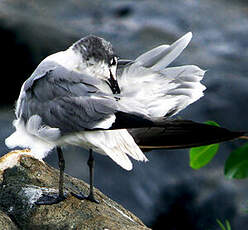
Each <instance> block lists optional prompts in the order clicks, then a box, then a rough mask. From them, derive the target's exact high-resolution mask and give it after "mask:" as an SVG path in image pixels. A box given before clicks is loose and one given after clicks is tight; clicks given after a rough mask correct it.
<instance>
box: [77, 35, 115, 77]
mask: <svg viewBox="0 0 248 230" xmlns="http://www.w3.org/2000/svg"><path fill="white" fill-rule="evenodd" d="M72 49H73V51H74V52H76V53H77V54H78V55H80V57H81V58H82V63H83V64H84V65H83V68H85V69H86V70H87V71H88V72H89V74H91V75H93V76H95V77H97V78H100V79H103V80H107V79H109V78H110V76H111V75H112V77H113V78H114V79H116V68H117V56H116V55H115V54H114V51H113V47H112V45H111V43H110V42H107V41H106V40H104V39H103V38H100V37H97V36H93V35H90V36H87V37H84V38H82V39H80V40H79V41H77V42H76V43H74V44H73V46H72Z"/></svg>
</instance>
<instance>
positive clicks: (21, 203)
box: [0, 150, 149, 230]
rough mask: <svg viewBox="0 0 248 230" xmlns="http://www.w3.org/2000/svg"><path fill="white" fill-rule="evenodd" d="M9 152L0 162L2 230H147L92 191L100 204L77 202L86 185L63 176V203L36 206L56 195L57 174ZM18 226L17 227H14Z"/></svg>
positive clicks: (20, 152) (22, 152)
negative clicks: (65, 195)
mask: <svg viewBox="0 0 248 230" xmlns="http://www.w3.org/2000/svg"><path fill="white" fill-rule="evenodd" d="M28 153H29V152H28V150H16V151H12V152H10V153H8V154H6V155H4V156H3V157H1V158H0V183H1V185H0V224H1V226H4V227H5V228H4V229H25V230H28V229H53V230H54V229H106V230H107V229H111V230H114V229H118V230H119V229H135V230H137V229H143V230H145V229H149V228H147V227H146V226H145V225H144V224H143V223H142V222H141V220H139V219H138V218H137V217H136V216H135V215H133V214H132V213H130V212H129V211H127V210H126V209H124V208H123V207H122V206H120V205H119V204H117V203H116V202H114V201H112V200H111V199H109V198H108V197H106V196H105V195H104V194H102V193H101V192H100V191H99V190H98V189H95V190H94V191H95V195H96V198H97V199H98V200H99V201H100V203H99V204H96V203H93V202H90V201H86V200H83V201H81V200H78V199H77V198H75V197H74V196H72V195H70V192H72V191H73V192H74V193H78V192H80V191H82V192H83V193H85V194H87V193H88V190H89V186H88V184H86V183H85V182H83V181H81V180H78V179H76V178H73V177H71V176H69V175H65V183H64V187H65V190H66V192H67V194H68V197H67V199H66V200H64V201H62V202H60V203H58V204H54V205H36V204H35V202H36V201H37V200H38V199H39V198H40V197H41V196H42V194H44V193H46V192H56V193H57V192H58V190H57V187H58V178H59V171H58V170H56V169H54V168H52V167H50V166H49V165H47V164H46V163H45V162H43V161H39V160H37V159H35V158H33V157H32V156H30V155H28ZM16 226H17V227H16Z"/></svg>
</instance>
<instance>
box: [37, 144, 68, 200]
mask: <svg viewBox="0 0 248 230" xmlns="http://www.w3.org/2000/svg"><path fill="white" fill-rule="evenodd" d="M56 150H57V153H58V159H59V194H43V195H42V197H40V198H39V200H37V201H36V202H35V203H36V204H38V205H45V204H47V205H51V204H57V203H59V202H60V201H63V200H65V199H66V196H65V194H64V187H63V186H64V171H65V160H64V156H63V152H62V149H61V148H60V147H57V149H56Z"/></svg>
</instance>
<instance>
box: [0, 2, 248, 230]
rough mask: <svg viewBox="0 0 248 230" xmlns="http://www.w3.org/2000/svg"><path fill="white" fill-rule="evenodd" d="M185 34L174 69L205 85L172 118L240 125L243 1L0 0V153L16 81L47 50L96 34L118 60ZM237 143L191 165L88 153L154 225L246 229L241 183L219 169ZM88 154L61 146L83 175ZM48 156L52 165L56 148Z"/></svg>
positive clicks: (245, 125) (155, 157) (106, 186)
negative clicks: (187, 69) (127, 165)
mask: <svg viewBox="0 0 248 230" xmlns="http://www.w3.org/2000/svg"><path fill="white" fill-rule="evenodd" d="M188 31H192V32H193V40H192V41H191V43H190V45H189V47H188V48H187V49H186V50H185V51H184V52H183V54H182V55H181V56H180V57H179V58H178V59H177V60H176V61H174V62H173V63H172V66H177V65H183V64H195V65H198V66H200V67H201V68H202V69H205V70H207V73H206V75H205V78H204V81H203V82H204V84H205V85H206V86H207V88H208V89H207V90H206V91H205V96H204V98H202V99H200V100H199V101H198V102H196V103H194V104H192V105H191V106H189V107H188V108H187V109H186V110H185V111H183V112H182V113H180V114H179V116H181V117H183V118H185V119H191V120H195V121H199V122H204V121H206V120H214V121H216V122H218V123H219V124H220V125H221V126H223V127H227V128H229V129H233V130H248V122H247V115H248V106H247V99H248V90H247V88H248V78H247V73H248V63H247V62H248V39H247V38H248V4H247V3H246V1H227V0H226V1H225V0H218V1H216V0H215V1H214V0H174V1H163V0H160V1H148V0H147V1H142V0H140V1H117V0H109V1H100V0H98V1H89V0H84V1H75V0H65V1H58V0H54V1H50V0H42V1H41V0H40V1H37V0H36V1H34V0H33V1H31V0H30V1H26V0H23V1H21V0H15V1H14V0H6V1H4V0H3V1H0V57H1V59H0V60H1V62H0V63H1V73H0V76H1V90H0V104H1V110H0V127H1V129H0V155H3V154H5V153H7V152H8V151H9V150H8V149H7V148H6V146H5V145H4V139H5V138H6V137H7V136H8V135H10V133H11V132H13V128H12V125H11V121H12V119H13V118H14V104H15V101H16V99H17V97H18V95H19V90H20V87H21V85H22V83H23V82H24V81H25V80H26V79H27V78H28V77H29V76H30V74H31V73H32V72H33V71H34V69H35V68H36V66H37V65H38V64H39V63H40V62H41V60H42V59H44V58H45V57H46V56H48V55H50V54H52V53H54V52H57V51H60V50H64V49H66V48H68V46H70V45H71V43H73V42H75V41H76V40H78V39H80V38H81V37H83V36H86V35H88V34H95V35H98V36H102V37H104V38H105V39H107V40H109V41H110V42H111V43H112V44H113V46H114V48H115V50H116V52H117V53H118V54H119V56H120V57H122V58H135V57H136V56H137V55H139V54H141V53H142V52H144V51H147V50H149V49H151V48H153V47H155V46H158V45H160V44H164V43H165V44H170V43H172V42H173V41H175V40H176V39H178V38H179V37H181V36H182V35H184V34H185V33H186V32H188ZM242 143H244V142H241V141H233V142H229V143H224V144H222V145H221V148H220V151H219V153H218V155H217V156H216V157H215V158H214V160H213V161H212V162H211V163H210V164H209V165H208V166H206V167H204V168H203V169H200V170H198V171H195V170H193V169H191V168H190V167H189V157H188V150H180V151H153V152H150V153H148V154H147V157H148V158H149V162H148V163H137V162H133V163H134V169H133V170H132V171H131V172H127V171H125V170H123V169H121V168H120V167H119V166H118V165H116V164H115V163H113V162H112V161H111V160H110V159H109V158H107V157H103V156H100V155H96V172H95V173H96V181H95V184H96V187H97V188H99V189H100V190H101V191H102V192H104V193H105V194H106V195H108V196H109V197H111V198H112V199H114V200H116V201H117V202H119V203H120V204H122V205H123V206H124V207H126V208H127V209H129V210H130V211H132V212H134V213H135V214H136V215H137V216H138V217H140V218H141V219H142V220H143V222H144V223H145V224H147V225H148V226H150V227H153V229H186V228H187V229H191V230H194V229H211V230H215V229H219V227H218V225H217V223H216V219H217V218H218V219H220V220H224V219H228V220H229V221H230V223H231V225H232V227H233V228H232V229H244V226H247V224H248V214H246V213H245V212H244V211H242V210H243V209H244V208H245V207H246V200H247V197H248V194H247V188H248V186H247V180H240V181H238V180H227V179H226V178H225V177H224V175H223V166H224V162H225V159H226V158H227V157H228V155H229V154H230V152H231V151H232V150H233V149H235V148H237V147H238V146H240V144H242ZM87 157H88V154H87V153H86V152H85V151H84V150H82V149H79V148H75V147H67V148H66V150H65V158H66V173H68V174H70V175H72V176H75V177H78V178H81V179H84V180H86V181H88V168H87V165H86V161H87ZM46 161H47V162H48V163H49V164H51V165H53V166H56V167H57V157H56V154H55V153H54V152H52V153H51V154H50V155H49V156H48V157H47V158H46Z"/></svg>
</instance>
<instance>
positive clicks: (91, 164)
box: [86, 149, 99, 203]
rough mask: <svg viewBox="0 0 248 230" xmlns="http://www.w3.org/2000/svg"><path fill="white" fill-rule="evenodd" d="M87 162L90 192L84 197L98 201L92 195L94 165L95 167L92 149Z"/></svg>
mask: <svg viewBox="0 0 248 230" xmlns="http://www.w3.org/2000/svg"><path fill="white" fill-rule="evenodd" d="M87 164H88V166H89V169H90V193H89V195H88V197H86V199H87V200H90V201H92V202H95V203H99V201H97V200H96V199H95V197H94V191H93V190H94V188H93V183H94V167H95V160H94V156H93V151H92V149H90V154H89V159H88V161H87Z"/></svg>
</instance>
